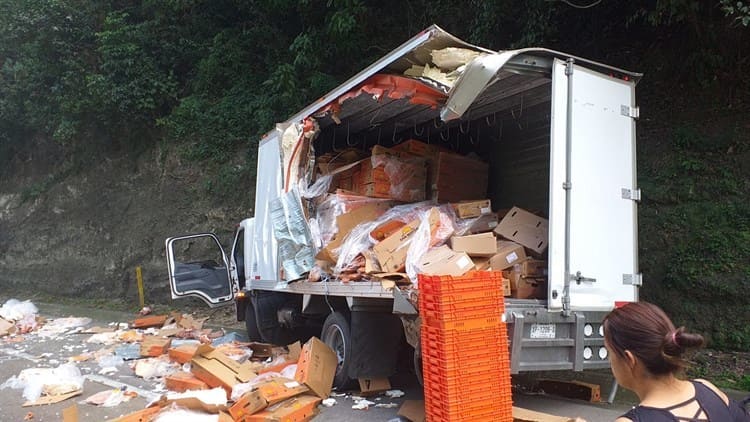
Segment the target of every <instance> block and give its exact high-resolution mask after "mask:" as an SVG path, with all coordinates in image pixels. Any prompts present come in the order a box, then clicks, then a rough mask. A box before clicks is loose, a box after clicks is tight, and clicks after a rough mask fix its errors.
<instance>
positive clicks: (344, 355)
mask: <svg viewBox="0 0 750 422" xmlns="http://www.w3.org/2000/svg"><path fill="white" fill-rule="evenodd" d="M320 338H321V340H323V342H324V343H325V344H327V345H328V346H329V347H330V348H331V349H333V351H334V352H336V357H337V358H338V365H337V366H336V376H335V377H334V378H333V386H334V387H336V388H337V389H338V390H344V389H346V388H348V387H349V386H350V385H351V379H350V378H349V359H350V356H351V355H350V354H351V347H352V346H351V344H352V343H351V337H350V332H349V320H348V319H347V318H346V317H345V316H344V315H343V314H342V313H340V312H333V313H331V314H330V315H328V318H326V320H325V322H324V323H323V330H322V332H321V335H320Z"/></svg>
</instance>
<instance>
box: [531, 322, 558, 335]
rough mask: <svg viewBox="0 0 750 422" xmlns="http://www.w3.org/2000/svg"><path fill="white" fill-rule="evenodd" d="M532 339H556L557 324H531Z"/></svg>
mask: <svg viewBox="0 0 750 422" xmlns="http://www.w3.org/2000/svg"><path fill="white" fill-rule="evenodd" d="M531 338H555V324H531Z"/></svg>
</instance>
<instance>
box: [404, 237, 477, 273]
mask: <svg viewBox="0 0 750 422" xmlns="http://www.w3.org/2000/svg"><path fill="white" fill-rule="evenodd" d="M417 267H418V268H419V272H421V273H423V274H428V275H451V276H461V275H464V274H466V272H467V271H469V270H472V269H473V268H474V261H472V260H471V258H469V255H467V254H466V253H465V252H456V251H454V250H452V249H451V248H449V247H448V246H446V245H443V246H440V247H437V248H433V249H430V250H429V251H427V253H426V254H424V256H422V258H420V259H419V262H418V264H417Z"/></svg>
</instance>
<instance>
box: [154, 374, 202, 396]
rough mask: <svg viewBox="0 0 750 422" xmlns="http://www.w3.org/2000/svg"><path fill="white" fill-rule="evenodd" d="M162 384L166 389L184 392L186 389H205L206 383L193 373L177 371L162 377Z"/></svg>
mask: <svg viewBox="0 0 750 422" xmlns="http://www.w3.org/2000/svg"><path fill="white" fill-rule="evenodd" d="M164 385H165V386H166V387H167V390H171V391H177V392H180V393H182V392H185V391H188V390H207V389H208V385H207V384H206V383H205V382H203V381H201V380H199V379H198V377H196V376H195V375H194V374H192V373H190V372H185V371H177V372H174V373H172V374H169V375H167V376H166V377H164Z"/></svg>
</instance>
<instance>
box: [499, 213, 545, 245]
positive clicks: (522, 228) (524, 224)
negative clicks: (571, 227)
mask: <svg viewBox="0 0 750 422" xmlns="http://www.w3.org/2000/svg"><path fill="white" fill-rule="evenodd" d="M495 233H497V234H498V235H500V236H503V237H504V238H506V239H509V240H512V241H514V242H516V243H519V244H521V245H523V246H525V247H527V248H529V249H531V250H532V251H534V252H536V253H537V254H542V253H543V252H544V251H545V250H546V249H547V245H548V244H549V222H548V221H547V219H545V218H542V217H539V216H536V215H534V214H532V213H530V212H528V211H526V210H523V209H521V208H518V207H513V208H511V209H510V211H508V213H507V214H506V215H505V217H503V219H502V220H500V223H499V224H498V225H497V227H495Z"/></svg>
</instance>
